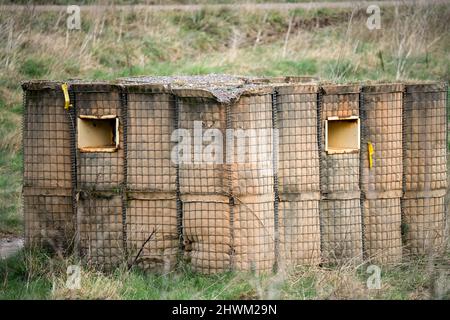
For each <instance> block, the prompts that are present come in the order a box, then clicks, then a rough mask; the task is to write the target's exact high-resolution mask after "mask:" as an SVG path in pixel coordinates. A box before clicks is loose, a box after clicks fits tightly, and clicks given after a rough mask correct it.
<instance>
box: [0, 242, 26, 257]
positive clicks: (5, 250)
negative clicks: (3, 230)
mask: <svg viewBox="0 0 450 320" xmlns="http://www.w3.org/2000/svg"><path fill="white" fill-rule="evenodd" d="M22 248H23V239H22V238H17V237H7V238H2V239H0V259H6V258H8V257H10V256H12V255H13V254H15V253H16V252H17V251H19V250H20V249H22Z"/></svg>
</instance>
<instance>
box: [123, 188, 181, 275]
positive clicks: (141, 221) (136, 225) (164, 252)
mask: <svg viewBox="0 0 450 320" xmlns="http://www.w3.org/2000/svg"><path fill="white" fill-rule="evenodd" d="M127 247H128V258H129V263H131V264H134V265H137V266H139V267H140V268H142V269H144V270H151V271H156V272H163V273H167V272H169V271H171V270H173V268H174V267H175V264H176V258H177V253H178V248H179V238H178V231H177V210H176V195H175V194H170V193H166V194H163V193H137V192H133V193H129V194H128V207H127Z"/></svg>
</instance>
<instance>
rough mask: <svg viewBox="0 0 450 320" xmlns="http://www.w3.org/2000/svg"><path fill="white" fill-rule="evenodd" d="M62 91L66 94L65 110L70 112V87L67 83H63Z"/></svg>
mask: <svg viewBox="0 0 450 320" xmlns="http://www.w3.org/2000/svg"><path fill="white" fill-rule="evenodd" d="M61 89H62V91H63V93H64V109H66V110H69V108H70V106H71V104H70V98H69V86H68V85H67V83H63V84H62V85H61Z"/></svg>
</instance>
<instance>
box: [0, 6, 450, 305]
mask: <svg viewBox="0 0 450 320" xmlns="http://www.w3.org/2000/svg"><path fill="white" fill-rule="evenodd" d="M63 2H64V1H63ZM55 3H57V2H55ZM65 19H66V14H65V11H64V10H62V11H61V12H57V11H53V12H36V11H33V10H30V9H27V10H17V11H15V12H12V13H11V12H6V11H3V12H1V11H0V30H1V31H0V137H1V138H0V236H1V235H2V234H3V235H5V234H6V235H20V234H21V233H22V220H23V218H22V216H21V210H20V192H21V168H22V160H21V159H22V155H21V132H20V127H21V112H22V108H21V95H22V93H21V89H20V82H21V81H22V80H28V79H36V78H47V79H68V78H83V79H108V80H109V79H114V78H116V77H123V76H131V75H133V76H134V75H144V74H145V75H149V74H152V75H171V74H206V73H233V74H245V75H269V76H274V75H314V76H318V77H320V78H321V79H323V80H334V81H361V80H396V79H423V80H425V79H429V80H445V81H448V79H449V77H450V55H449V54H448V52H450V33H449V32H448V29H447V28H448V21H449V20H450V6H448V5H439V6H426V7H420V8H419V7H415V8H414V7H408V8H406V7H400V8H389V9H382V20H381V29H380V30H373V31H370V30H368V29H367V27H366V19H367V15H366V13H365V11H364V10H360V11H355V10H353V11H352V10H343V9H339V10H331V9H317V10H308V11H306V10H291V11H283V12H279V11H276V10H271V11H252V10H249V11H247V10H244V11H237V10H233V9H220V10H214V9H204V10H199V11H195V12H181V11H173V12H164V14H161V13H158V12H146V11H139V12H133V11H127V12H123V11H120V10H117V9H114V8H112V9H110V10H109V11H108V12H95V11H94V12H89V13H88V12H85V13H83V14H82V16H81V21H82V27H81V30H74V31H68V30H67V29H66V21H65ZM67 263H69V261H67V260H62V261H60V260H58V258H54V259H51V258H49V257H45V256H43V254H42V253H32V254H31V253H21V254H20V255H19V256H17V257H15V258H12V259H10V260H7V261H2V262H0V280H1V281H2V283H0V298H36V297H42V298H67V297H72V296H71V295H72V294H73V293H71V292H66V291H65V290H64V289H63V287H64V286H63V285H62V281H63V280H62V279H64V277H65V269H64V266H65V264H67ZM49 265H50V266H51V268H50V269H49V268H48V266H49ZM27 267H28V268H31V270H27ZM427 268H428V269H429V266H428V265H427V264H424V263H420V262H413V263H408V264H402V265H399V266H395V267H393V268H391V269H390V270H386V271H385V273H384V277H385V279H386V281H385V282H384V287H383V290H381V291H376V292H373V291H370V290H369V291H368V290H367V289H366V288H365V279H366V278H367V275H366V274H365V272H364V267H361V268H359V269H355V268H350V267H343V270H341V269H334V270H327V269H301V270H297V271H296V272H297V273H293V274H289V275H282V276H275V277H273V276H268V277H267V278H264V277H263V278H260V277H253V276H250V275H236V274H226V275H217V276H211V277H207V276H198V275H194V274H193V273H192V272H189V271H187V272H184V273H180V272H177V273H174V274H171V275H168V276H154V275H143V274H140V273H139V272H137V271H133V272H126V271H117V272H116V273H114V274H112V275H108V276H104V275H96V273H95V272H94V271H93V270H86V271H85V272H86V277H85V281H86V291H82V292H79V293H76V296H77V297H83V298H196V297H197V298H261V297H280V298H294V299H296V298H333V297H334V298H341V297H344V298H358V297H373V298H405V299H407V298H426V297H434V296H437V297H439V295H435V293H432V292H434V291H433V290H434V289H433V288H435V286H436V283H435V282H436V281H435V280H436V279H435V276H436V272H437V271H436V270H437V269H435V268H432V269H433V270H431V271H430V270H428V269H427ZM427 270H428V271H427ZM299 274H300V275H302V277H300V280H298V275H299ZM438 278H439V277H438ZM405 279H406V280H405ZM124 280H126V281H124ZM321 281H325V282H324V283H323V284H324V285H323V288H329V289H327V290H328V291H327V290H325V291H324V289H320V288H322V284H321V283H322V282H321ZM125 282H126V283H127V285H126V286H125V285H124V283H125ZM341 282H342V284H341ZM325 284H326V285H325ZM148 289H152V290H148ZM441 296H442V295H441ZM74 297H75V296H74Z"/></svg>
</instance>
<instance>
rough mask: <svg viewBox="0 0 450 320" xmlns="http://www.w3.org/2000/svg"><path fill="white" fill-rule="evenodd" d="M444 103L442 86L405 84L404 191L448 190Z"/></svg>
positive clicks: (444, 90)
mask: <svg viewBox="0 0 450 320" xmlns="http://www.w3.org/2000/svg"><path fill="white" fill-rule="evenodd" d="M446 101H447V90H446V88H445V85H444V84H430V85H406V95H405V102H404V108H405V112H404V114H405V118H404V130H405V159H404V162H405V167H404V170H405V178H406V186H405V188H406V190H405V191H424V190H439V189H446V188H447V145H446V141H447V127H446V124H447V119H446Z"/></svg>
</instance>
